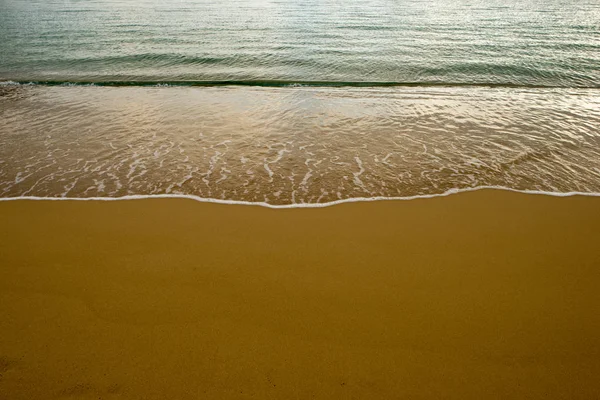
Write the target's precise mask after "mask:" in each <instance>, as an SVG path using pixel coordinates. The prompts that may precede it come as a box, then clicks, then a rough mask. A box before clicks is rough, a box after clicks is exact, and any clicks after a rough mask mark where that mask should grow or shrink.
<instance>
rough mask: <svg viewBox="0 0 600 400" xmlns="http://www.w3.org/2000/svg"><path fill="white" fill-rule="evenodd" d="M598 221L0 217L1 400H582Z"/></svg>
mask: <svg viewBox="0 0 600 400" xmlns="http://www.w3.org/2000/svg"><path fill="white" fill-rule="evenodd" d="M599 210H600V198H597V197H596V198H592V197H570V198H556V197H549V196H542V195H525V194H518V193H511V192H503V191H496V190H486V191H478V192H471V193H463V194H458V195H452V196H449V197H444V198H435V199H424V200H412V201H389V202H373V203H353V204H343V205H338V206H333V207H328V208H323V209H285V210H272V209H266V208H262V207H250V206H232V205H218V204H202V203H198V202H195V201H192V200H183V199H147V200H132V201H118V202H99V201H92V202H74V201H63V202H56V201H12V202H2V203H0V224H1V230H0V317H1V318H0V398H1V399H11V400H17V399H54V398H76V399H98V398H101V399H169V398H171V399H250V398H254V399H396V398H398V399H522V398H527V399H592V398H599V397H600V380H598V376H600V312H599V310H600V296H599V295H598V289H599V288H600V212H599Z"/></svg>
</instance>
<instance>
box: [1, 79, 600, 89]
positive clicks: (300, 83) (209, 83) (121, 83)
mask: <svg viewBox="0 0 600 400" xmlns="http://www.w3.org/2000/svg"><path fill="white" fill-rule="evenodd" d="M0 86H108V87H127V86H139V87H162V86H167V87H169V86H172V87H179V86H184V87H185V86H201V87H215V86H257V87H474V88H478V87H481V88H513V89H518V88H523V89H600V82H599V83H598V84H594V85H583V86H580V85H577V86H565V85H544V84H522V83H493V82H473V83H465V82H442V81H414V82H382V81H304V80H205V81H204V80H198V81H184V80H181V81H169V80H167V81H145V80H110V81H97V80H90V81H78V80H72V81H71V80H37V81H29V80H16V81H15V80H6V81H0Z"/></svg>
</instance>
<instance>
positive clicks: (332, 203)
mask: <svg viewBox="0 0 600 400" xmlns="http://www.w3.org/2000/svg"><path fill="white" fill-rule="evenodd" d="M480 190H500V191H507V192H514V193H522V194H529V195H544V196H553V197H572V196H586V197H600V193H596V192H548V191H541V190H519V189H512V188H509V187H504V186H477V187H472V188H462V189H450V190H447V191H445V192H443V193H438V194H423V195H414V196H406V197H383V196H376V197H353V198H347V199H341V200H335V201H330V202H326V203H294V204H270V203H266V202H252V201H242V200H223V199H215V198H206V197H200V196H194V195H187V194H148V195H128V196H121V197H40V196H20V197H0V201H17V200H29V201H44V200H46V201H120V200H142V199H187V200H194V201H198V202H201V203H215V204H228V205H243V206H260V207H266V208H272V209H289V208H324V207H331V206H335V205H339V204H345V203H359V202H371V201H406V200H419V199H432V198H437V197H446V196H450V195H454V194H460V193H467V192H476V191H480Z"/></svg>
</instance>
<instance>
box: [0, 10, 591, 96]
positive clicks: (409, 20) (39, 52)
mask: <svg viewBox="0 0 600 400" xmlns="http://www.w3.org/2000/svg"><path fill="white" fill-rule="evenodd" d="M0 38H1V39H2V40H0V54H1V56H0V79H5V80H15V81H47V80H52V81H58V82H69V81H84V82H103V81H120V82H132V81H133V82H139V81H191V82H198V81H209V82H212V81H251V82H252V81H259V82H264V81H267V82H269V81H277V82H284V83H293V82H306V81H320V82H338V83H339V82H392V83H411V82H412V83H414V82H420V83H442V84H498V85H524V86H550V87H599V86H600V2H598V1H597V0H453V1H449V0H429V1H424V0H403V1H398V0H344V1H339V0H237V1H232V0H226V1H212V0H210V1H209V0H182V1H159V0H118V1H110V0H88V1H64V0H41V1H36V0H33V1H32V0H28V1H23V0H2V1H1V2H0Z"/></svg>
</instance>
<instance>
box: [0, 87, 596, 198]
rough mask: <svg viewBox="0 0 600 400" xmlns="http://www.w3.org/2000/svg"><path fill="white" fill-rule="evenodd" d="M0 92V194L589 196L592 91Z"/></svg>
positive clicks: (19, 89) (593, 139)
mask: <svg viewBox="0 0 600 400" xmlns="http://www.w3.org/2000/svg"><path fill="white" fill-rule="evenodd" d="M2 90H3V95H2V96H0V132H1V134H0V196H2V197H17V196H50V197H57V196H67V197H96V196H100V197H107V196H110V197H118V196H126V195H147V194H187V195H193V196H199V197H204V198H214V199H225V200H237V201H251V202H267V203H270V204H294V203H296V204H297V203H325V202H331V201H336V200H340V199H349V198H357V197H361V198H363V197H378V196H383V197H410V196H416V195H429V194H440V193H444V192H446V191H448V190H451V189H464V188H473V187H478V186H503V187H508V188H513V189H519V190H538V191H549V192H572V191H577V192H590V193H591V192H600V132H599V130H598V127H599V126H600V97H599V96H598V95H597V91H596V90H594V89H523V88H471V87H470V88H453V87H451V88H406V87H404V88H314V87H298V88H290V87H286V88H264V87H237V86H233V87H213V88H196V87H124V88H123V87H81V86H75V87H46V86H22V85H5V86H3V87H2Z"/></svg>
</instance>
